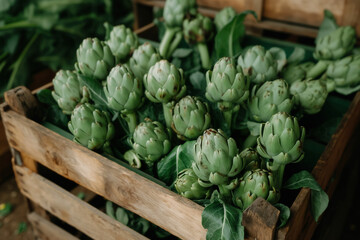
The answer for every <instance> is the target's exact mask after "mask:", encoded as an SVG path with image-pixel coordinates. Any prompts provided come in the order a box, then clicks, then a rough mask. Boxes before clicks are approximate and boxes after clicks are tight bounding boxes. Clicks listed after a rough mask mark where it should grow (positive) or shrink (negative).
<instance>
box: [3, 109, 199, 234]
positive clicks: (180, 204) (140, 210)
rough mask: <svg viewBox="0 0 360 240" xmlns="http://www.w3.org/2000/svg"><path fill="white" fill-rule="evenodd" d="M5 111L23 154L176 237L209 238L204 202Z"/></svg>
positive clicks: (13, 143) (11, 133) (11, 135)
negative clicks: (185, 196)
mask: <svg viewBox="0 0 360 240" xmlns="http://www.w3.org/2000/svg"><path fill="white" fill-rule="evenodd" d="M2 116H3V121H4V123H5V125H6V131H7V133H8V134H7V135H8V140H9V143H10V145H11V147H13V148H15V149H17V150H19V151H21V154H22V155H27V156H28V157H30V158H32V159H36V160H37V161H38V162H39V163H41V164H42V165H44V166H46V167H48V168H50V169H52V170H53V171H55V172H57V173H58V174H60V175H62V176H64V177H66V178H68V179H70V180H73V181H74V182H76V183H78V184H80V185H82V186H86V188H88V189H89V190H91V191H93V192H95V193H96V194H98V195H101V196H103V197H105V198H107V199H109V200H111V201H113V202H115V203H116V204H118V205H120V206H122V207H124V208H126V209H128V210H130V211H132V212H134V213H136V214H138V215H140V216H142V217H144V218H145V219H148V220H149V221H151V222H153V223H155V224H156V225H158V226H160V227H162V228H164V229H165V230H167V231H169V232H170V233H172V234H173V235H175V236H178V237H180V238H183V239H204V238H205V235H206V230H205V229H204V228H203V227H202V225H201V214H202V211H203V207H201V206H199V205H197V204H195V203H194V202H193V201H191V200H189V199H186V198H183V197H181V196H180V195H178V194H176V193H173V192H171V191H170V190H167V189H165V188H164V187H162V186H160V185H158V184H156V183H154V182H152V181H150V180H148V179H146V178H144V177H142V176H140V175H138V174H136V173H134V172H133V171H131V170H128V169H127V168H125V167H123V166H120V165H119V164H116V163H114V162H112V161H110V160H108V159H106V158H104V157H102V156H101V155H99V154H97V153H95V152H93V151H90V150H88V149H86V148H84V147H82V146H80V145H78V144H75V143H74V142H72V141H70V140H68V139H66V138H64V137H62V136H60V135H58V134H56V133H54V132H53V131H51V130H49V129H46V128H45V127H43V126H41V125H40V124H38V123H36V122H34V121H31V120H29V119H27V118H25V117H23V116H21V115H19V114H17V113H16V112H14V111H12V110H9V111H3V112H2ZM23 139H31V141H23ZM45 143H46V144H45ZM184 229H186V230H187V231H184Z"/></svg>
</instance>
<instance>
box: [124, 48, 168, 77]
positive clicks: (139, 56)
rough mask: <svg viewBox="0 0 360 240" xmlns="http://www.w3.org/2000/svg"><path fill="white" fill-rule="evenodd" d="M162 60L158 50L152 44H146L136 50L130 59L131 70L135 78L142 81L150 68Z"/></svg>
mask: <svg viewBox="0 0 360 240" xmlns="http://www.w3.org/2000/svg"><path fill="white" fill-rule="evenodd" d="M160 59H161V57H160V55H159V53H158V52H157V49H156V48H154V47H153V45H151V43H149V42H145V43H144V44H142V45H140V46H139V47H138V48H137V49H135V51H134V53H133V55H132V57H131V58H130V69H131V71H132V72H133V73H134V74H135V76H136V77H137V78H138V79H140V80H141V81H142V80H143V79H144V75H145V74H146V73H147V72H148V71H149V69H150V67H152V66H153V65H155V63H157V62H158V61H160Z"/></svg>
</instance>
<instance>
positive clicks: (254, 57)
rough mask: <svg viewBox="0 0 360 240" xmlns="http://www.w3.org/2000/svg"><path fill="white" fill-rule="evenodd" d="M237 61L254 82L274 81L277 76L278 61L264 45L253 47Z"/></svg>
mask: <svg viewBox="0 0 360 240" xmlns="http://www.w3.org/2000/svg"><path fill="white" fill-rule="evenodd" d="M237 63H238V67H239V68H242V70H243V72H244V74H245V75H246V76H249V78H250V81H251V82H252V83H254V84H261V83H263V82H265V81H272V80H274V79H276V77H277V73H278V71H277V61H276V60H275V59H274V57H273V55H272V54H271V53H270V52H269V51H266V50H265V48H264V47H263V46H260V45H256V46H253V47H251V48H250V49H248V50H247V51H246V53H245V55H244V56H239V58H238V62H237Z"/></svg>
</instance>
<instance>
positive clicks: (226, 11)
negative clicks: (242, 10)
mask: <svg viewBox="0 0 360 240" xmlns="http://www.w3.org/2000/svg"><path fill="white" fill-rule="evenodd" d="M235 16H236V11H235V9H233V8H232V7H225V8H223V9H221V11H219V12H218V13H217V14H216V15H215V18H214V23H215V26H216V30H217V31H218V32H219V31H220V30H221V29H222V28H223V27H224V26H225V25H226V24H228V23H229V22H230V21H231V20H232V19H233V18H234V17H235Z"/></svg>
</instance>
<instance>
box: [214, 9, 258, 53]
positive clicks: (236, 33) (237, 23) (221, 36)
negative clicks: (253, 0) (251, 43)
mask: <svg viewBox="0 0 360 240" xmlns="http://www.w3.org/2000/svg"><path fill="white" fill-rule="evenodd" d="M248 14H252V15H253V16H254V17H255V18H257V15H256V13H255V12H254V11H244V12H242V13H240V14H238V15H237V16H236V17H234V18H233V19H232V20H231V21H230V22H229V23H228V24H227V25H225V26H224V27H223V28H222V29H221V30H220V31H219V32H218V33H217V34H216V36H215V51H216V55H217V57H218V58H221V57H235V56H237V55H238V54H239V53H240V51H241V45H240V44H241V40H242V39H243V37H244V35H245V26H244V19H245V17H246V15H248Z"/></svg>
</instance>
